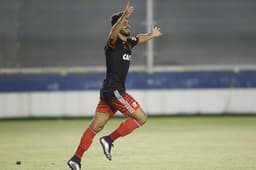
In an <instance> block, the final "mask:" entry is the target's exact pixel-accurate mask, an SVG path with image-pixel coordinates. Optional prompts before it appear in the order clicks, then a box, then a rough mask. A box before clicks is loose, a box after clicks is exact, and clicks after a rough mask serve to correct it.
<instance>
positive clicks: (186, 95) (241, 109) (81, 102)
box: [0, 88, 256, 118]
mask: <svg viewBox="0 0 256 170" xmlns="http://www.w3.org/2000/svg"><path fill="white" fill-rule="evenodd" d="M128 93H130V94H131V95H133V96H134V97H135V98H136V99H137V100H138V101H139V103H140V104H141V106H142V107H143V109H144V110H145V111H146V112H147V113H149V114H181V113H182V114H197V113H201V114H221V113H252V114H255V113H256V104H255V101H256V89H251V88H250V89H223V90H220V89H207V90H205V89H204V90H191V89H190V90H184V89H183V90H130V91H129V90H128ZM98 101H99V92H98V91H70V92H31V93H0V118H12V117H56V116H57V117H58V116H92V115H93V114H94V111H95V107H96V105H97V103H98Z"/></svg>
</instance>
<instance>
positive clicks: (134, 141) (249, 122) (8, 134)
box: [0, 116, 256, 170]
mask: <svg viewBox="0 0 256 170" xmlns="http://www.w3.org/2000/svg"><path fill="white" fill-rule="evenodd" d="M121 121H122V119H120V118H115V119H112V120H110V122H109V123H108V124H107V126H106V127H105V129H104V130H103V131H102V132H100V133H99V134H98V135H97V136H96V137H95V139H94V142H93V144H92V145H91V148H90V150H89V151H88V152H87V153H86V154H85V157H84V159H83V161H82V169H84V170H86V169H88V170H256V116H194V117H193V116H181V117H151V118H149V121H148V122H147V124H145V125H144V126H143V127H141V128H139V129H137V130H136V132H135V133H133V134H131V135H129V136H127V137H126V138H121V139H119V140H118V141H116V142H115V147H114V148H113V150H112V156H113V160H112V161H108V160H107V159H106V158H105V156H104V155H103V152H102V149H101V146H100V144H99V142H98V138H99V137H100V136H102V135H105V134H108V133H110V132H111V131H112V130H114V129H115V128H116V127H117V126H118V125H119V123H120V122H121ZM89 122H90V119H85V118H83V119H80V120H4V121H0V169H1V170H16V169H18V170H49V169H51V170H68V167H67V165H66V161H67V160H68V159H69V158H70V156H71V155H72V154H73V152H74V151H75V149H76V146H77V144H78V143H79V140H80V136H81V135H82V133H83V131H84V129H85V128H86V127H87V126H88V124H89ZM19 161H20V162H19ZM19 163H20V164H19Z"/></svg>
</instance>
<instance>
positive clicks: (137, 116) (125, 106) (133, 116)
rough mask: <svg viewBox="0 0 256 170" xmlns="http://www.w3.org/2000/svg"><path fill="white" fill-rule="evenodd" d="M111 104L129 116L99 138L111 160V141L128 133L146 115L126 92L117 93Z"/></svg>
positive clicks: (144, 119)
mask: <svg viewBox="0 0 256 170" xmlns="http://www.w3.org/2000/svg"><path fill="white" fill-rule="evenodd" d="M112 105H113V107H115V108H116V109H118V110H119V111H120V112H122V113H123V114H125V115H128V116H129V118H128V119H126V120H124V121H123V122H122V123H121V124H120V125H119V127H118V128H117V129H116V130H115V131H113V132H112V133H111V134H110V135H108V136H104V137H101V138H100V142H101V145H102V147H103V150H104V153H105V155H106V157H107V159H109V160H111V153H110V152H111V146H112V143H113V142H114V141H115V140H116V139H118V138H119V137H124V136H126V135H128V134H130V133H131V132H132V131H134V130H135V129H136V128H138V127H140V126H141V125H143V124H144V123H145V122H146V120H147V115H146V114H145V113H144V111H143V110H142V109H141V108H140V105H139V104H138V102H137V101H136V100H135V99H134V98H133V97H132V96H130V95H129V94H127V93H126V94H124V95H123V96H118V95H117V100H115V101H113V102H112Z"/></svg>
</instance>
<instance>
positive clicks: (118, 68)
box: [101, 37, 139, 100]
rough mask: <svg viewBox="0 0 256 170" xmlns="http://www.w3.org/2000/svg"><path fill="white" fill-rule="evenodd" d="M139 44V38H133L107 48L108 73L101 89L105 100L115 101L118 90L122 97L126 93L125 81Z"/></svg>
mask: <svg viewBox="0 0 256 170" xmlns="http://www.w3.org/2000/svg"><path fill="white" fill-rule="evenodd" d="M138 42H139V39H138V38H137V37H131V38H128V39H127V41H123V40H121V39H117V40H116V42H115V44H107V45H106V46H105V57H106V67H107V72H106V78H105V80H104V82H103V87H102V89H101V98H102V99H103V100H112V99H114V98H115V95H114V91H115V90H118V92H119V93H120V94H121V95H122V94H123V93H124V92H125V90H126V89H125V80H126V76H127V73H128V70H129V66H130V61H131V57H132V48H133V47H134V46H136V45H137V44H138Z"/></svg>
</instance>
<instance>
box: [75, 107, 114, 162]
mask: <svg viewBox="0 0 256 170" xmlns="http://www.w3.org/2000/svg"><path fill="white" fill-rule="evenodd" d="M109 118H110V116H109V114H108V113H103V112H96V113H95V116H94V118H93V120H92V122H91V124H90V126H89V127H88V128H87V129H86V130H85V131H84V133H83V135H82V137H81V140H80V144H79V146H78V148H77V151H76V154H75V155H76V156H77V157H78V158H80V159H81V158H82V156H83V154H84V152H85V151H87V150H88V149H89V147H90V145H91V143H92V141H93V138H94V136H95V135H96V134H97V133H98V132H100V131H101V130H102V129H103V128H104V126H105V124H106V123H107V122H108V120H109Z"/></svg>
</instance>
